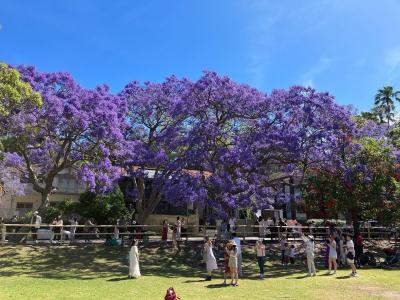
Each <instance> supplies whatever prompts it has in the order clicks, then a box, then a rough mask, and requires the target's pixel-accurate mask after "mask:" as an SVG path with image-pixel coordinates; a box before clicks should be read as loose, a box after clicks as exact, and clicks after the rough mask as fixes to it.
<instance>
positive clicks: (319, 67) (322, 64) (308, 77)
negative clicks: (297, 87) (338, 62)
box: [300, 57, 335, 87]
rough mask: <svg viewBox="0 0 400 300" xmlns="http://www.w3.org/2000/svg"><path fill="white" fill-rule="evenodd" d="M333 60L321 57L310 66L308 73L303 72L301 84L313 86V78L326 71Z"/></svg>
mask: <svg viewBox="0 0 400 300" xmlns="http://www.w3.org/2000/svg"><path fill="white" fill-rule="evenodd" d="M334 62H335V59H333V58H330V57H322V58H320V59H319V60H318V62H317V63H316V64H315V65H314V66H312V67H311V68H310V69H309V70H308V71H306V72H304V73H303V74H302V75H301V76H300V82H301V84H303V85H305V86H312V87H314V86H315V78H316V77H318V75H320V74H321V73H323V72H324V71H325V70H327V69H328V68H329V67H330V66H331V65H332V64H333V63H334Z"/></svg>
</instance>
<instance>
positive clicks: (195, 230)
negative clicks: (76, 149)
mask: <svg viewBox="0 0 400 300" xmlns="http://www.w3.org/2000/svg"><path fill="white" fill-rule="evenodd" d="M0 227H1V230H0V233H1V240H0V241H1V242H2V243H5V242H7V237H15V238H12V239H13V240H14V242H21V241H23V240H24V237H25V240H28V239H29V238H31V237H32V235H35V234H37V231H38V230H39V229H42V230H43V229H44V230H46V229H47V230H48V232H50V231H51V232H52V234H53V238H56V239H57V238H59V239H61V240H64V239H65V238H66V237H67V238H68V239H70V240H71V239H74V240H75V239H77V238H79V237H82V238H83V239H85V240H88V238H89V237H90V238H91V239H102V238H109V237H112V236H114V238H120V237H121V236H122V238H124V237H125V238H126V237H128V238H129V237H132V236H133V237H135V238H139V239H146V240H149V239H150V238H151V239H154V240H157V239H158V240H160V239H161V232H162V228H163V226H162V225H93V226H91V225H53V224H43V223H42V224H40V226H38V225H36V224H0ZM336 228H337V229H339V230H342V231H346V232H348V231H352V228H351V227H336ZM182 229H183V230H182V233H181V235H182V237H183V238H186V239H195V238H202V237H205V236H210V237H212V238H217V239H226V238H227V236H228V235H229V233H227V232H222V231H221V227H220V226H210V225H184V226H183V228H182ZM234 231H235V233H236V235H238V236H239V237H242V238H243V240H246V239H254V238H259V237H262V238H265V239H267V240H268V239H269V240H271V241H272V240H278V239H279V237H280V236H281V235H286V236H287V237H288V238H292V239H296V238H299V237H300V234H301V233H304V234H312V235H314V237H315V238H316V239H317V240H326V239H327V238H328V236H329V227H325V226H319V227H308V226H301V227H300V226H295V227H293V226H269V227H263V226H260V225H236V226H235V228H234ZM71 232H73V234H71ZM171 232H172V226H171V225H170V226H169V235H170V234H171ZM360 233H361V235H362V236H363V237H364V239H375V240H376V239H378V240H379V239H389V240H390V239H394V240H396V241H397V239H398V237H399V228H395V229H394V228H389V227H368V228H360ZM18 237H20V239H18ZM170 238H171V237H170Z"/></svg>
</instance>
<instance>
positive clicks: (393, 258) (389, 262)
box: [383, 248, 400, 267]
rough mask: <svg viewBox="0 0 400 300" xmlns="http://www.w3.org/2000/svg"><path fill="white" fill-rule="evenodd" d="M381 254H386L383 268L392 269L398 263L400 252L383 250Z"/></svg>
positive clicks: (392, 249)
mask: <svg viewBox="0 0 400 300" xmlns="http://www.w3.org/2000/svg"><path fill="white" fill-rule="evenodd" d="M383 252H384V253H385V254H386V259H385V263H384V264H385V266H386V267H394V266H395V265H396V264H398V263H399V262H400V251H399V250H396V249H394V248H385V249H383Z"/></svg>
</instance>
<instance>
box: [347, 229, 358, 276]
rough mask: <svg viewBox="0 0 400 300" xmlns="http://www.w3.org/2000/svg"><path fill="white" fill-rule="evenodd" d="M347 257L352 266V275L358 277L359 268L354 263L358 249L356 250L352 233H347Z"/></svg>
mask: <svg viewBox="0 0 400 300" xmlns="http://www.w3.org/2000/svg"><path fill="white" fill-rule="evenodd" d="M345 236H346V258H347V263H348V264H349V265H350V267H351V274H350V276H351V277H357V276H358V274H357V269H356V265H355V263H354V259H355V256H356V251H355V250H354V242H353V240H352V236H351V235H350V234H346V235H345Z"/></svg>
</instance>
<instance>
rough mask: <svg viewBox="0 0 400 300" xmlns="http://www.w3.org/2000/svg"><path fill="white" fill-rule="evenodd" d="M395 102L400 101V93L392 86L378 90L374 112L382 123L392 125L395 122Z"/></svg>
mask: <svg viewBox="0 0 400 300" xmlns="http://www.w3.org/2000/svg"><path fill="white" fill-rule="evenodd" d="M393 100H397V101H400V92H399V91H395V90H394V89H393V87H392V86H384V87H383V88H382V89H380V90H378V93H377V94H376V96H375V107H374V109H373V111H374V113H375V114H376V115H377V116H378V118H379V120H380V122H381V123H383V122H387V123H388V124H390V122H391V121H393V120H394V110H395V104H394V101H393Z"/></svg>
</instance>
